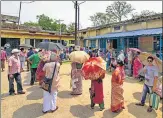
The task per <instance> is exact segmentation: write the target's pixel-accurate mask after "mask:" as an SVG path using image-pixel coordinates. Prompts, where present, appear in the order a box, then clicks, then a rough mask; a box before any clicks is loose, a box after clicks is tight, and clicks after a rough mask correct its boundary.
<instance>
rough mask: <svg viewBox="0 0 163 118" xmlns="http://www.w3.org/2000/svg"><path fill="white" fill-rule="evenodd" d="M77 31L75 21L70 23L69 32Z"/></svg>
mask: <svg viewBox="0 0 163 118" xmlns="http://www.w3.org/2000/svg"><path fill="white" fill-rule="evenodd" d="M74 31H75V23H70V24H69V25H68V26H67V32H68V33H72V32H74Z"/></svg>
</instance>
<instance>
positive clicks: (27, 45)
mask: <svg viewBox="0 0 163 118" xmlns="http://www.w3.org/2000/svg"><path fill="white" fill-rule="evenodd" d="M19 47H25V48H32V46H31V45H29V44H20V45H19Z"/></svg>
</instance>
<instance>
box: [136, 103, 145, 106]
mask: <svg viewBox="0 0 163 118" xmlns="http://www.w3.org/2000/svg"><path fill="white" fill-rule="evenodd" d="M135 105H137V106H144V104H142V103H136V104H135Z"/></svg>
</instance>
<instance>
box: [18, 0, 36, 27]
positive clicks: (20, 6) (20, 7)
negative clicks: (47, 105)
mask: <svg viewBox="0 0 163 118" xmlns="http://www.w3.org/2000/svg"><path fill="white" fill-rule="evenodd" d="M32 2H34V1H30V2H22V1H20V5H19V19H18V29H19V28H20V15H21V9H22V3H32Z"/></svg>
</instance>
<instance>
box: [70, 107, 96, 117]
mask: <svg viewBox="0 0 163 118" xmlns="http://www.w3.org/2000/svg"><path fill="white" fill-rule="evenodd" d="M70 112H71V113H72V115H73V116H74V117H75V118H76V117H77V118H90V117H92V116H95V115H94V112H93V111H91V110H89V109H88V108H87V106H82V105H74V106H71V108H70Z"/></svg>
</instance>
